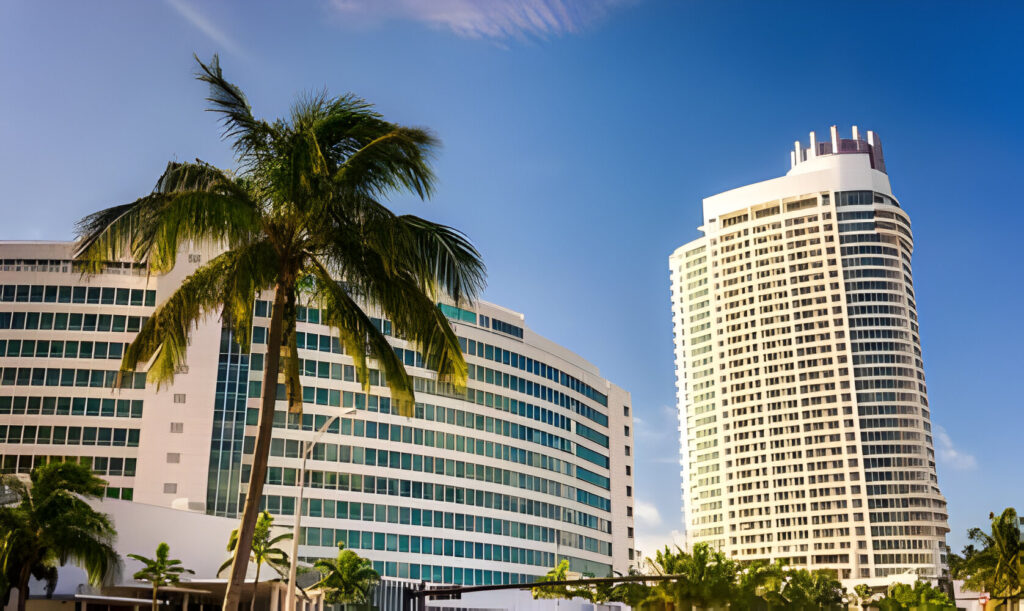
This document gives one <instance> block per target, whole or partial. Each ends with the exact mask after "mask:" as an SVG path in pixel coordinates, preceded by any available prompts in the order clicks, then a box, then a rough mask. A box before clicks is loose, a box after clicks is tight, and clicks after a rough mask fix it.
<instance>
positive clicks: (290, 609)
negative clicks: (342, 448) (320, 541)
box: [285, 407, 356, 611]
mask: <svg viewBox="0 0 1024 611" xmlns="http://www.w3.org/2000/svg"><path fill="white" fill-rule="evenodd" d="M354 413H356V409H355V408H354V407H352V408H349V409H346V410H342V412H341V415H348V414H354ZM338 418H340V415H339V416H331V417H330V418H328V419H327V422H325V423H324V425H323V426H322V427H320V430H318V431H317V432H316V436H315V437H313V439H311V440H309V441H306V442H305V445H304V446H303V448H302V465H301V466H300V467H299V479H298V486H299V498H298V499H297V500H296V502H295V521H294V522H293V526H292V557H291V558H289V563H288V600H287V605H286V607H285V610H286V611H295V587H296V586H295V574H296V573H297V571H298V563H299V530H300V528H301V525H302V493H303V492H304V491H305V489H306V459H307V458H309V455H310V453H311V452H312V451H313V446H315V445H316V442H318V441H320V438H321V437H323V436H324V433H326V432H327V429H328V428H330V426H331V425H332V424H334V423H335V422H336V421H337V420H338Z"/></svg>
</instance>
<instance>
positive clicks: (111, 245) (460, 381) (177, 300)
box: [75, 56, 484, 611]
mask: <svg viewBox="0 0 1024 611" xmlns="http://www.w3.org/2000/svg"><path fill="white" fill-rule="evenodd" d="M197 61H198V59H197ZM197 78H198V79H199V80H200V81H203V82H204V83H207V84H208V85H209V87H210V95H209V97H208V98H207V100H208V101H209V102H210V110H212V111H214V112H216V113H218V114H219V115H220V116H221V118H222V120H223V125H224V137H225V138H227V139H230V140H231V141H232V144H233V147H234V150H235V153H236V161H237V164H238V167H237V170H236V171H226V170H221V169H219V168H216V167H214V166H212V165H210V164H207V163H204V162H202V161H196V162H188V163H177V162H172V163H170V164H168V166H167V169H166V171H165V172H164V174H163V175H162V176H161V177H160V179H159V180H158V181H157V184H156V187H155V188H154V189H153V192H152V193H150V194H148V195H145V196H143V197H141V198H139V199H138V200H136V201H134V202H131V203H128V204H123V205H119V206H114V207H112V208H108V209H106V210H102V211H99V212H96V213H94V214H92V215H90V216H88V217H86V218H84V219H83V220H82V221H81V222H80V223H79V226H78V235H79V238H80V241H79V247H78V250H77V253H76V256H75V258H76V263H77V266H78V267H79V268H80V269H82V270H83V271H84V272H87V273H95V272H98V271H100V270H102V269H104V267H105V265H106V264H107V262H109V261H118V260H123V259H125V258H131V259H133V260H134V261H136V262H140V263H144V264H146V265H147V266H148V269H149V271H150V272H152V273H163V272H167V271H168V270H170V269H172V268H173V267H174V265H175V262H176V258H177V255H178V252H179V250H181V249H182V248H183V247H184V246H185V245H186V244H189V243H197V242H202V243H211V244H214V245H216V246H217V247H218V248H219V249H220V250H221V251H222V253H223V254H220V255H219V256H216V257H214V258H212V259H211V260H209V261H208V262H205V264H204V265H202V266H201V267H200V268H199V269H197V270H196V271H195V272H194V273H193V274H192V275H191V276H189V277H188V278H186V279H185V281H184V282H183V283H182V284H181V286H180V287H179V288H178V289H177V290H176V291H175V292H174V294H172V295H171V296H170V297H168V298H167V300H166V301H164V302H163V303H161V304H160V305H159V306H158V307H157V309H156V311H155V312H154V313H153V316H151V317H150V318H149V319H148V320H147V322H146V324H144V325H143V327H142V329H141V330H140V331H139V333H138V335H137V336H136V338H135V340H134V341H133V342H132V343H131V345H130V346H129V348H128V349H127V350H126V351H125V354H124V358H123V360H122V361H121V368H122V370H123V371H125V372H130V371H135V370H136V369H137V368H139V367H140V366H141V367H146V366H147V365H148V371H147V376H146V377H147V380H148V381H149V382H150V383H153V384H155V385H156V386H157V388H160V386H161V385H163V384H166V383H168V382H170V381H172V380H173V378H174V372H175V370H176V369H177V368H178V367H179V366H181V365H183V364H184V363H185V360H186V351H187V348H188V343H189V337H190V336H191V334H192V332H193V330H194V329H195V328H196V325H197V324H198V323H199V322H200V321H201V320H203V319H204V318H206V317H207V316H209V315H211V314H216V313H220V314H221V315H222V317H223V319H224V321H225V323H227V324H229V325H230V327H231V329H232V331H233V332H234V338H235V340H237V342H238V344H239V346H240V347H241V349H242V351H245V352H248V351H249V347H250V340H251V339H252V337H251V336H252V320H253V306H254V301H255V300H256V298H257V297H258V296H259V295H261V294H262V293H263V292H264V291H268V292H272V293H273V308H272V310H271V313H270V314H271V317H270V325H269V331H268V333H267V338H266V346H267V352H266V361H265V366H264V372H263V385H262V391H261V392H262V405H261V407H260V415H259V423H258V428H257V433H256V443H255V446H254V449H253V459H252V469H251V475H250V478H249V481H248V491H247V494H246V496H245V507H244V509H243V511H242V519H241V524H240V526H239V543H238V547H237V548H236V550H235V560H234V563H233V564H232V568H231V574H230V578H229V579H228V585H227V588H226V591H225V595H224V609H225V611H236V609H237V607H238V601H239V596H240V591H241V587H242V583H243V581H244V579H245V570H246V567H247V565H248V559H249V546H250V544H251V543H250V542H251V541H252V535H253V531H254V529H255V528H256V519H257V516H258V514H259V504H260V499H261V498H262V496H263V485H264V481H265V479H266V474H267V458H268V456H269V452H270V440H271V433H272V431H273V421H274V407H275V404H276V402H277V397H278V383H279V377H278V374H279V373H280V372H281V371H282V369H281V367H282V364H283V372H284V375H283V378H284V379H283V381H284V385H283V386H284V396H285V398H286V400H287V402H288V406H289V410H290V411H292V412H293V413H298V412H301V410H302V387H301V384H300V382H299V369H298V357H297V352H298V351H297V341H296V337H297V336H296V329H295V325H296V312H297V308H298V307H299V306H300V304H301V303H302V302H307V303H314V304H316V306H317V307H319V308H321V309H322V311H323V316H322V318H321V320H322V322H324V323H325V324H327V325H329V326H331V327H333V328H334V330H335V331H336V332H337V333H338V335H339V337H340V340H341V343H342V344H343V346H344V349H345V353H346V354H348V355H350V356H351V357H352V358H353V359H354V360H355V366H356V369H357V370H358V372H359V379H360V380H361V381H362V382H363V384H364V386H365V388H366V389H367V390H369V383H370V376H369V368H368V365H367V362H368V357H373V358H374V359H376V361H377V365H378V367H379V368H380V370H381V372H382V373H383V374H384V378H385V380H386V381H387V385H388V388H389V389H390V391H391V404H392V406H393V407H394V408H395V409H396V411H398V412H399V413H401V414H403V415H407V416H408V415H411V414H412V410H413V405H414V392H413V380H412V378H411V377H410V376H409V375H408V373H407V372H406V370H405V366H404V365H403V363H402V361H401V360H400V359H399V358H398V357H397V356H396V355H395V353H394V351H393V350H392V348H391V346H390V344H389V343H388V341H387V338H386V337H385V336H384V333H383V332H382V331H381V330H378V329H377V328H376V327H375V326H374V324H373V322H372V321H371V319H370V317H369V316H368V315H367V314H366V313H365V311H364V309H363V308H364V307H365V308H372V309H374V310H376V311H379V312H380V313H381V314H383V315H384V316H385V317H386V318H387V319H389V320H391V321H392V323H393V327H394V330H395V333H396V334H401V336H402V337H403V338H404V339H406V340H408V341H410V342H411V343H412V344H413V345H414V346H416V348H417V349H418V351H419V352H420V353H422V354H423V357H424V362H425V363H426V365H427V366H428V367H430V368H431V369H434V370H435V371H437V374H438V383H441V384H452V385H453V386H454V387H455V388H456V389H458V388H462V387H463V386H464V385H465V381H466V376H467V366H466V362H465V360H464V358H463V355H462V351H461V349H460V347H459V342H458V338H457V337H456V335H455V333H454V331H453V330H452V328H451V326H450V324H449V323H448V320H447V318H445V316H444V314H443V313H441V312H440V310H439V309H438V308H437V306H436V303H437V302H438V301H439V300H440V299H442V298H446V299H452V300H454V301H455V302H456V303H458V302H460V301H461V300H463V299H473V298H474V297H475V295H476V294H477V292H478V291H479V290H480V289H481V288H482V286H483V278H484V266H483V263H482V262H481V260H480V255H479V253H478V252H477V251H476V249H475V248H474V247H473V246H472V244H470V243H469V241H468V240H467V239H466V238H465V237H464V236H463V235H462V234H461V233H459V232H458V231H456V230H454V229H452V228H450V227H447V226H444V225H439V224H436V223H432V222H430V221H427V220H424V219H422V218H419V217H416V216H412V215H402V216H398V215H395V214H394V213H393V212H391V211H390V210H388V208H387V207H385V206H384V205H383V204H382V203H380V200H381V199H383V198H385V197H387V196H389V195H390V194H392V193H394V192H397V191H406V192H411V193H412V194H415V195H417V196H419V197H421V198H427V197H429V195H430V194H431V193H432V191H433V187H434V174H433V172H432V170H431V168H430V159H431V157H432V155H433V151H434V150H435V149H436V147H437V140H436V139H435V138H434V136H433V135H432V134H431V133H430V132H428V131H427V130H424V129H418V128H411V127H403V126H401V125H396V124H394V123H389V122H387V121H385V120H383V119H382V118H381V116H380V115H379V114H378V113H376V112H375V111H374V110H373V107H372V106H371V105H370V104H368V103H367V102H365V101H363V100H361V99H359V98H357V97H355V96H352V95H343V96H339V97H328V96H327V95H326V94H318V95H311V96H306V97H303V98H300V99H299V100H298V101H297V102H296V103H295V104H294V105H293V106H292V109H291V114H290V116H289V117H288V118H287V119H278V120H276V121H273V122H269V121H265V120H263V119H258V118H256V116H254V115H253V112H252V108H251V107H250V106H249V101H248V100H247V99H246V97H245V95H244V94H243V93H242V91H241V89H239V88H238V87H237V86H236V85H234V84H232V83H230V82H228V81H227V80H226V79H225V78H224V76H223V74H222V72H221V68H220V63H219V60H218V58H217V56H214V58H213V61H211V62H210V63H209V64H204V63H202V62H199V72H198V75H197Z"/></svg>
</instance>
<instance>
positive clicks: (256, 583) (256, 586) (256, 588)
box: [249, 562, 263, 611]
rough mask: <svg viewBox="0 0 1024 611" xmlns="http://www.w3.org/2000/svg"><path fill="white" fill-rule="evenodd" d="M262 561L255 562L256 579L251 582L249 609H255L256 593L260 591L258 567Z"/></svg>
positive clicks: (251, 610) (252, 610)
mask: <svg viewBox="0 0 1024 611" xmlns="http://www.w3.org/2000/svg"><path fill="white" fill-rule="evenodd" d="M262 564H263V563H262V562H257V563H256V579H254V580H253V582H252V601H251V602H250V603H249V611H256V595H257V594H259V593H260V568H261V566H262Z"/></svg>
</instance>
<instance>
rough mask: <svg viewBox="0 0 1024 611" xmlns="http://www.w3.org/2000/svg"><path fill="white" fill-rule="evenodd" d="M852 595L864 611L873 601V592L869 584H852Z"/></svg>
mask: <svg viewBox="0 0 1024 611" xmlns="http://www.w3.org/2000/svg"><path fill="white" fill-rule="evenodd" d="M853 596H854V597H855V598H856V600H857V603H858V604H860V608H861V609H863V610H864V611H867V608H868V607H870V606H871V603H873V602H874V601H875V592H874V591H873V590H872V589H871V586H869V585H867V584H865V583H859V584H857V585H855V586H853Z"/></svg>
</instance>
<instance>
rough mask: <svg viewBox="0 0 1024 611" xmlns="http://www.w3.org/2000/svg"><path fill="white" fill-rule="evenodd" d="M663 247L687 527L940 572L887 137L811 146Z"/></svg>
mask: <svg viewBox="0 0 1024 611" xmlns="http://www.w3.org/2000/svg"><path fill="white" fill-rule="evenodd" d="M790 155H791V169H790V170H789V172H787V173H786V175H785V176H782V177H780V178H775V179H772V180H767V181H764V182H759V183H755V184H752V185H748V186H745V187H740V188H738V189H733V190H731V191H726V192H725V193H720V194H718V195H715V196H712V197H709V198H706V199H705V200H704V223H703V225H702V226H701V227H699V230H700V231H701V232H702V233H703V235H702V236H701V237H699V238H697V239H696V240H694V241H692V242H690V243H688V244H686V245H684V246H682V247H680V248H679V249H677V250H676V251H675V252H674V253H673V254H672V255H671V257H670V258H669V265H670V269H671V282H672V310H673V330H674V335H675V355H676V357H675V358H676V370H677V378H676V379H677V391H678V406H679V418H680V444H681V451H682V461H681V462H682V465H683V513H684V520H685V525H686V530H687V534H688V537H689V540H690V541H692V542H698V541H705V542H709V543H711V544H713V545H715V546H716V547H718V548H720V549H722V550H723V551H725V552H726V553H727V554H728V555H729V556H730V557H732V558H735V559H737V560H753V559H776V558H782V559H786V560H788V561H789V563H790V564H791V565H796V566H804V567H808V568H832V569H836V571H837V572H838V575H839V577H840V578H843V579H862V578H868V577H887V576H889V575H893V574H897V573H904V572H907V571H913V572H916V573H918V574H920V575H923V576H930V577H937V576H941V575H942V574H943V572H944V570H945V534H946V533H947V532H948V530H949V528H948V526H947V515H946V501H945V499H944V498H943V497H942V494H941V493H940V492H939V486H938V483H937V479H936V475H935V452H934V449H933V441H932V431H931V412H930V408H929V404H928V394H927V389H926V386H925V378H924V366H923V363H922V358H921V340H920V332H919V329H918V322H917V303H916V296H915V293H914V284H913V277H912V273H911V254H912V253H913V248H914V238H913V233H912V232H911V225H910V217H909V216H908V215H907V213H906V211H905V210H904V208H903V207H902V206H901V205H900V202H899V201H898V200H897V198H896V197H895V196H894V195H893V192H892V189H891V188H890V185H889V176H888V174H887V173H886V168H885V162H884V160H883V157H882V146H881V142H880V141H879V139H878V136H877V135H876V134H874V133H872V132H867V134H866V136H865V135H862V134H860V133H859V132H858V130H857V128H856V127H854V128H853V134H852V138H840V137H839V134H838V132H837V130H836V128H835V127H833V128H832V131H831V138H830V139H829V140H827V141H824V142H818V141H816V138H815V134H814V133H813V132H812V133H811V135H810V146H809V147H804V146H802V145H801V144H800V143H799V142H797V143H796V144H795V146H794V150H793V151H792V152H791V154H790Z"/></svg>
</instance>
